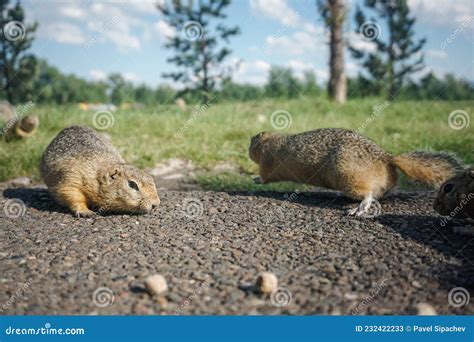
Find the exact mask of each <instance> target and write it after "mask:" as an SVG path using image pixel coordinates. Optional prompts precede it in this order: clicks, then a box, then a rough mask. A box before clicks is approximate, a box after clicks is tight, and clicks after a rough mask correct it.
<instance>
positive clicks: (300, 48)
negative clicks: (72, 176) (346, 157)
mask: <svg viewBox="0 0 474 342" xmlns="http://www.w3.org/2000/svg"><path fill="white" fill-rule="evenodd" d="M156 1H157V0H152V1H148V0H134V1H93V0H76V1H56V0H54V1H52V0H51V1H39V0H38V1H34V0H28V1H26V0H24V1H23V2H22V3H23V4H24V6H25V9H26V15H27V20H36V21H37V22H38V23H39V25H40V26H39V29H38V32H37V39H36V41H35V43H34V45H33V51H34V53H35V54H37V55H38V56H40V57H42V58H46V59H47V60H48V61H49V62H50V63H51V64H53V65H55V66H57V67H58V68H59V69H60V70H61V71H63V72H66V73H74V74H76V75H78V76H81V77H84V78H88V79H94V80H98V79H103V78H104V77H106V75H107V74H109V73H112V72H120V73H121V74H123V76H124V77H125V78H126V79H128V80H130V81H132V82H134V83H137V84H138V83H142V82H144V83H147V84H149V85H152V86H156V85H157V84H160V83H163V82H168V81H167V80H164V79H163V78H162V77H161V74H162V73H163V72H167V71H169V70H170V68H172V66H171V65H169V64H167V63H166V58H167V57H168V56H169V54H170V52H169V51H167V50H166V49H165V48H164V47H163V44H164V42H165V41H166V39H167V37H169V36H172V35H173V34H181V32H175V31H174V30H173V29H172V28H170V27H169V26H167V25H166V23H165V22H164V21H163V18H162V17H160V14H159V12H158V10H157V9H156V8H155V5H154V4H155V3H156ZM158 1H164V0H158ZM362 2H363V1H357V0H346V3H347V6H348V8H349V15H348V17H349V20H348V21H347V23H346V29H345V31H346V38H347V39H348V40H349V41H350V42H351V43H352V44H355V45H357V46H359V47H362V48H365V49H372V48H373V46H372V43H371V42H370V41H367V40H364V39H362V37H361V35H358V34H356V33H354V31H355V30H356V29H357V27H356V25H355V23H354V21H353V10H354V8H355V6H356V5H357V4H362ZM409 6H410V9H411V10H412V12H413V14H414V15H415V16H416V18H417V20H418V21H417V23H416V26H415V30H416V34H417V36H419V37H422V36H423V37H426V38H427V40H428V42H427V44H426V45H425V48H424V53H425V61H426V65H427V68H426V69H425V70H424V71H423V73H426V72H428V71H433V72H435V73H436V74H438V75H444V74H446V73H448V72H449V73H454V74H455V75H457V76H459V77H464V78H467V79H469V80H474V65H473V63H474V44H473V43H474V2H473V1H471V0H456V1H452V0H409ZM226 13H227V14H228V19H227V22H228V24H229V25H235V24H237V25H239V26H240V28H241V32H242V33H241V35H239V36H237V37H235V38H233V39H232V41H231V49H232V50H233V54H232V55H231V57H230V58H229V60H228V61H227V63H228V66H231V67H233V68H236V71H235V72H234V74H233V78H234V80H235V81H236V82H239V83H253V84H263V83H264V82H265V80H266V77H267V74H268V71H269V69H270V66H271V65H281V66H289V67H292V68H293V69H294V71H295V73H296V75H297V76H299V77H301V76H302V74H303V72H304V71H306V70H311V71H312V72H314V73H315V74H316V77H317V79H318V80H319V81H325V80H326V79H327V77H328V67H327V64H328V46H327V39H328V38H327V37H328V35H327V32H326V31H325V29H324V26H323V23H322V21H321V19H320V17H319V16H318V15H317V12H316V8H315V0H248V1H247V0H234V1H233V2H232V4H231V5H230V6H229V7H228V8H227V10H226ZM369 18H370V17H369ZM384 34H386V29H385V28H384V27H383V26H381V27H380V35H381V38H382V39H383V38H384ZM346 70H347V72H348V74H349V75H356V74H357V72H358V70H359V67H358V65H357V63H356V62H355V61H353V60H352V59H351V58H350V56H349V54H348V53H347V54H346Z"/></svg>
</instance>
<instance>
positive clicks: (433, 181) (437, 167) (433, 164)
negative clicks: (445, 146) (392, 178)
mask: <svg viewBox="0 0 474 342" xmlns="http://www.w3.org/2000/svg"><path fill="white" fill-rule="evenodd" d="M393 163H394V164H395V166H396V167H398V168H399V169H400V170H402V172H403V173H404V174H406V175H407V176H408V177H410V178H412V179H413V180H416V181H420V182H423V183H426V184H429V185H431V186H435V187H439V186H440V185H441V184H443V183H444V182H445V181H446V180H448V179H449V178H451V177H453V176H454V175H455V174H457V173H458V172H460V171H462V170H463V169H464V168H463V166H462V164H461V163H460V162H459V160H458V159H457V158H456V157H454V156H453V155H451V154H449V153H446V152H426V151H414V152H409V153H403V154H400V155H398V156H394V157H393Z"/></svg>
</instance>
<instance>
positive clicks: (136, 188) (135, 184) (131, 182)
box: [128, 180, 138, 191]
mask: <svg viewBox="0 0 474 342" xmlns="http://www.w3.org/2000/svg"><path fill="white" fill-rule="evenodd" d="M128 186H129V187H131V188H132V189H135V190H137V191H138V184H137V183H136V182H134V181H131V180H129V181H128Z"/></svg>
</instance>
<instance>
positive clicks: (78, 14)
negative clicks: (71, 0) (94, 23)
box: [59, 4, 85, 19]
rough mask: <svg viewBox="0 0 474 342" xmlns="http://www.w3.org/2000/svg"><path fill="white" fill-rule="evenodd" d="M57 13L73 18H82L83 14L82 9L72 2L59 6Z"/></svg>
mask: <svg viewBox="0 0 474 342" xmlns="http://www.w3.org/2000/svg"><path fill="white" fill-rule="evenodd" d="M59 13H61V14H62V15H64V16H66V17H70V18H74V19H79V18H83V17H84V16H85V12H84V10H83V9H81V8H80V7H78V6H76V5H74V4H68V5H66V6H60V7H59Z"/></svg>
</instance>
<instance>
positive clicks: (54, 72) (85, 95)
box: [0, 60, 474, 106]
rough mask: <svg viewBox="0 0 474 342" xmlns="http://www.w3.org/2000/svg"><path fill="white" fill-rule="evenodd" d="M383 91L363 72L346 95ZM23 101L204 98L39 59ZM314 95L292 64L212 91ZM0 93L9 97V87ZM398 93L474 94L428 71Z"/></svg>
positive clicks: (311, 79) (317, 88) (311, 80)
mask: <svg viewBox="0 0 474 342" xmlns="http://www.w3.org/2000/svg"><path fill="white" fill-rule="evenodd" d="M383 95H384V94H383V92H382V90H381V89H380V87H379V85H378V84H377V83H376V82H375V81H371V80H370V79H368V78H364V77H363V76H361V75H359V76H358V77H355V78H349V79H348V97H349V98H360V97H368V96H373V97H379V96H383ZM16 96H17V99H18V100H19V101H20V102H19V103H21V102H27V101H34V102H35V103H45V104H71V103H79V102H89V103H113V104H115V105H121V104H123V103H140V104H143V105H145V106H153V105H160V104H172V103H174V101H175V100H176V98H177V97H182V98H184V99H185V100H186V102H188V103H196V102H200V101H201V100H202V99H201V96H202V93H201V91H200V90H199V89H196V90H195V91H188V92H186V93H185V94H181V93H180V92H179V91H178V90H175V89H173V88H172V87H170V86H168V85H160V86H158V87H150V86H148V85H146V84H138V85H137V84H134V83H132V82H129V81H127V80H125V79H124V78H123V77H122V76H121V75H120V74H110V75H109V76H108V77H107V78H106V79H105V80H102V81H90V80H85V79H83V78H80V77H77V76H74V75H66V74H64V73H61V72H60V71H59V70H58V69H57V68H56V67H54V66H51V65H49V64H48V63H47V62H46V61H44V60H38V61H37V70H36V72H35V75H34V77H33V78H32V80H31V87H30V88H28V89H26V88H25V91H24V92H18V91H17V92H16ZM303 96H304V97H307V98H316V97H325V96H327V91H326V89H325V87H324V86H322V85H321V84H320V83H318V82H317V80H316V77H315V75H314V73H313V72H311V71H309V70H308V71H307V72H305V73H303V76H302V77H296V75H295V73H294V71H293V70H292V69H290V68H284V67H278V66H275V67H272V68H271V70H270V72H269V75H268V79H267V81H266V83H265V84H263V85H261V86H257V85H252V84H240V83H236V82H235V81H233V80H232V79H231V78H230V77H227V78H224V80H223V81H222V82H221V83H220V84H219V85H218V86H216V89H215V90H214V91H213V92H212V99H213V101H214V102H218V101H227V100H229V101H250V100H257V99H261V98H286V99H293V98H301V97H303ZM0 97H1V98H6V93H5V89H2V90H0ZM397 98H399V99H413V100H429V99H439V100H468V99H474V86H473V85H472V84H470V83H468V82H466V81H464V80H460V79H457V78H455V77H454V76H453V75H447V76H446V77H444V78H438V77H436V76H435V75H434V74H432V73H430V74H428V75H427V76H425V77H423V78H421V79H420V80H419V81H417V82H415V81H410V82H408V83H407V84H406V85H405V86H404V87H402V88H401V90H400V93H399V94H398V96H397Z"/></svg>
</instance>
